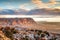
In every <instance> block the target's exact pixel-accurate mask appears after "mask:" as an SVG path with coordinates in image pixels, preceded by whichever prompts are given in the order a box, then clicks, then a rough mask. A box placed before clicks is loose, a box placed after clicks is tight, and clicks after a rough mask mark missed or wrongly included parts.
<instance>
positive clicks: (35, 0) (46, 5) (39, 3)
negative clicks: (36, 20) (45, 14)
mask: <svg viewBox="0 0 60 40" xmlns="http://www.w3.org/2000/svg"><path fill="white" fill-rule="evenodd" d="M32 2H33V3H34V4H36V5H37V6H38V7H39V8H50V7H49V6H53V5H55V4H57V3H56V1H55V0H50V1H49V2H47V3H43V2H42V1H41V0H32Z"/></svg>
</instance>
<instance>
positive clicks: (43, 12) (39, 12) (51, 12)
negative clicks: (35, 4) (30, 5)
mask: <svg viewBox="0 0 60 40" xmlns="http://www.w3.org/2000/svg"><path fill="white" fill-rule="evenodd" d="M0 15H60V9H50V8H43V9H32V10H30V11H28V10H25V9H17V10H12V9H3V10H0Z"/></svg>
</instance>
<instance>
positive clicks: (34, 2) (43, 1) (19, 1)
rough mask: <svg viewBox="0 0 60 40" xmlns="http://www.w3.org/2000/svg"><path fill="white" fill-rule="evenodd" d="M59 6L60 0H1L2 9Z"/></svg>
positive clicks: (0, 7) (0, 6) (59, 7)
mask: <svg viewBox="0 0 60 40" xmlns="http://www.w3.org/2000/svg"><path fill="white" fill-rule="evenodd" d="M19 8H22V9H27V10H31V9H35V8H58V9H60V0H0V9H19Z"/></svg>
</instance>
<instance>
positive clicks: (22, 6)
mask: <svg viewBox="0 0 60 40" xmlns="http://www.w3.org/2000/svg"><path fill="white" fill-rule="evenodd" d="M28 5H29V4H27V3H26V4H21V5H19V8H20V9H26V10H30V9H29V8H27V6H28Z"/></svg>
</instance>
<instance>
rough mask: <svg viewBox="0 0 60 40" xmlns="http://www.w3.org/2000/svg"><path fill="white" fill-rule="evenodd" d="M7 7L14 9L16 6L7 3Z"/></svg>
mask: <svg viewBox="0 0 60 40" xmlns="http://www.w3.org/2000/svg"><path fill="white" fill-rule="evenodd" d="M7 8H8V9H14V8H15V7H14V6H12V5H7Z"/></svg>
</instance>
